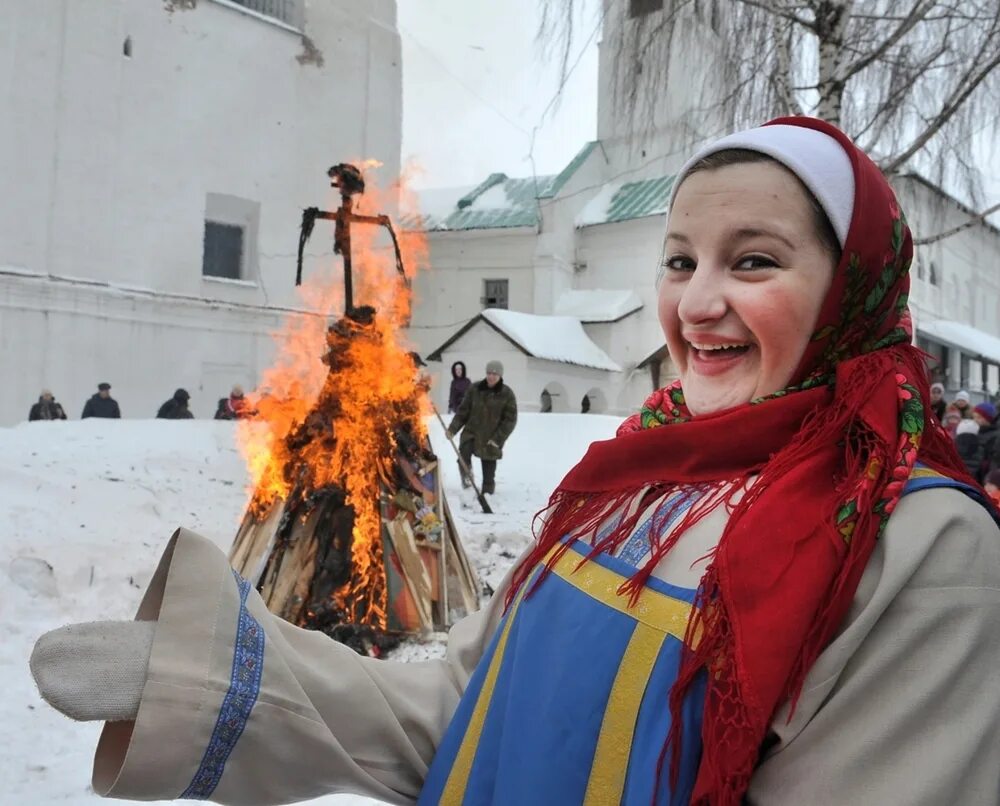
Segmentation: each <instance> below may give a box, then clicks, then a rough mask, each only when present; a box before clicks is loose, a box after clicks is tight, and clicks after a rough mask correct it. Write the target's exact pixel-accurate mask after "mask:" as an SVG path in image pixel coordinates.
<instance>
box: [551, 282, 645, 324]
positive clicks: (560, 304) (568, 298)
mask: <svg viewBox="0 0 1000 806" xmlns="http://www.w3.org/2000/svg"><path fill="white" fill-rule="evenodd" d="M641 307H642V300H641V299H639V295H638V294H636V293H635V291H629V290H627V289H613V290H607V289H597V288H593V289H577V290H573V291H564V292H563V293H562V294H560V295H559V299H557V300H556V305H555V312H556V314H557V315H558V316H572V317H574V318H575V319H579V320H580V321H581V322H617V321H618V320H619V319H623V318H624V317H626V316H628V315H629V314H630V313H634V312H635V311H637V310H639V309H640V308H641Z"/></svg>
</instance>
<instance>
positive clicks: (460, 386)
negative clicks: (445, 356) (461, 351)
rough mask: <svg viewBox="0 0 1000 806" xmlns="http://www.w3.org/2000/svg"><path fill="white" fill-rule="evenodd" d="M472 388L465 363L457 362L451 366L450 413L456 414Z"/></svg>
mask: <svg viewBox="0 0 1000 806" xmlns="http://www.w3.org/2000/svg"><path fill="white" fill-rule="evenodd" d="M470 386H472V381H470V380H469V378H468V375H467V373H466V371H465V362H464V361H456V362H455V363H454V364H452V365H451V388H450V389H449V390H448V413H449V414H454V413H455V412H456V411H458V407H459V406H461V405H462V398H464V397H465V393H466V392H467V391H468V390H469V387H470Z"/></svg>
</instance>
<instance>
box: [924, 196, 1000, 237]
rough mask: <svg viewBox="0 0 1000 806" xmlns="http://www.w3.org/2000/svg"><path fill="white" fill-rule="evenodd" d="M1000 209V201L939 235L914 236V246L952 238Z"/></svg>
mask: <svg viewBox="0 0 1000 806" xmlns="http://www.w3.org/2000/svg"><path fill="white" fill-rule="evenodd" d="M998 210H1000V203H998V204H994V205H993V206H992V207H987V208H986V209H985V210H983V211H982V212H981V213H976V214H975V215H972V216H969V220H968V221H965V222H963V223H962V224H959V225H958V226H957V227H952V228H951V229H946V230H944V231H943V232H939V233H937V235H929V236H927V237H926V238H914V239H913V245H914V246H926V245H927V244H929V243H935V242H936V241H943V240H944V239H945V238H950V237H951V236H952V235H957V234H958V233H960V232H962V231H964V230H967V229H969V228H971V227H974V226H976V224H981V223H982V222H984V221H985V220H986V217H987V216H989V215H993V213H995V212H997V211H998Z"/></svg>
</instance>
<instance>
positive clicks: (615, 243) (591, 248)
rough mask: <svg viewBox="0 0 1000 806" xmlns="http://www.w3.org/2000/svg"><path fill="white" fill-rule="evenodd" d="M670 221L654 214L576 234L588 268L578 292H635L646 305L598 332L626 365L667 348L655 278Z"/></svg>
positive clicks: (602, 343)
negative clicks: (611, 290) (601, 290)
mask: <svg viewBox="0 0 1000 806" xmlns="http://www.w3.org/2000/svg"><path fill="white" fill-rule="evenodd" d="M664 219H665V217H664V216H662V215H659V216H650V217H648V218H640V219H636V220H634V221H623V222H620V223H617V224H599V225H596V226H592V227H584V228H583V229H580V230H578V231H577V238H578V243H579V247H578V251H579V254H580V257H581V259H582V261H583V262H584V263H586V266H587V268H586V269H585V270H584V271H581V272H580V273H579V274H578V276H577V281H578V285H577V287H578V288H593V289H596V288H602V289H612V288H622V289H629V290H632V291H635V292H636V294H638V295H639V298H640V299H641V300H642V303H643V307H642V308H641V309H640V310H639V311H638V312H636V313H634V314H632V315H630V316H628V317H626V318H625V319H623V320H621V322H618V323H616V324H615V325H613V326H612V328H610V329H609V330H608V332H607V333H606V335H604V336H603V338H600V335H599V331H600V330H603V328H598V327H596V326H590V327H588V331H590V330H593V331H594V333H595V336H594V338H595V341H597V343H598V345H599V346H600V347H601V348H603V349H604V351H605V352H606V353H607V354H608V355H610V356H611V357H612V358H613V359H614V360H615V361H616V362H617V363H618V364H620V365H621V366H623V367H632V366H634V365H635V364H637V363H638V362H641V361H643V360H644V359H645V358H646V357H647V356H648V355H649V354H650V353H651V352H652V351H653V350H655V349H657V348H659V347H661V346H662V345H663V332H662V330H661V329H660V323H659V320H658V318H657V314H656V302H657V290H656V278H657V272H658V264H659V260H660V251H661V248H660V247H661V244H662V242H663V231H664V226H665V220H664Z"/></svg>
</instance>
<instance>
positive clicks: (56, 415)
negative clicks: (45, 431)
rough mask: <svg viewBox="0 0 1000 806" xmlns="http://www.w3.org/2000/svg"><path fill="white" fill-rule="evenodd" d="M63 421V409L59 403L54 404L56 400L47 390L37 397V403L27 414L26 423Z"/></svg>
mask: <svg viewBox="0 0 1000 806" xmlns="http://www.w3.org/2000/svg"><path fill="white" fill-rule="evenodd" d="M65 419H66V412H65V411H63V407H62V406H61V405H60V404H59V403H56V399H55V398H54V397H53V396H52V392H50V391H49V390H48V389H43V390H42V394H41V395H39V397H38V402H37V403H35V404H34V405H33V406H32V407H31V411H29V412H28V422H33V421H34V420H65Z"/></svg>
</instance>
